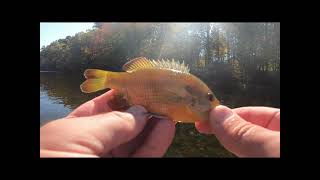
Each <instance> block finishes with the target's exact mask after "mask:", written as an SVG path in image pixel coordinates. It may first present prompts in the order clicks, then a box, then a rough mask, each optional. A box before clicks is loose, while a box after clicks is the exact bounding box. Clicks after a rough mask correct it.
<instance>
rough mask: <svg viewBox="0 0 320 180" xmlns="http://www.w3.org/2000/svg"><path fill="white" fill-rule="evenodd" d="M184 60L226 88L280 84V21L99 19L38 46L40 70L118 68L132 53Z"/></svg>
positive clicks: (193, 69)
mask: <svg viewBox="0 0 320 180" xmlns="http://www.w3.org/2000/svg"><path fill="white" fill-rule="evenodd" d="M138 56H145V57H147V58H150V59H162V58H164V59H175V60H177V61H180V62H182V60H183V61H184V62H185V63H186V64H188V65H189V67H190V69H191V73H193V74H196V75H198V76H200V77H201V78H202V79H204V80H205V81H206V82H207V83H209V84H210V86H215V87H218V88H223V89H230V88H234V87H235V86H237V87H243V88H247V87H249V86H252V85H259V86H268V87H274V88H278V89H279V88H280V23H95V24H94V26H93V27H92V29H90V30H87V32H80V33H78V34H76V35H75V36H72V37H71V36H68V37H66V38H65V39H59V40H57V41H55V42H53V43H51V44H50V45H48V46H46V47H42V48H41V51H40V70H56V71H63V72H83V71H84V70H85V69H86V68H103V69H106V70H114V71H120V70H121V66H122V65H123V64H124V63H125V62H127V61H128V60H130V59H131V58H134V57H138Z"/></svg>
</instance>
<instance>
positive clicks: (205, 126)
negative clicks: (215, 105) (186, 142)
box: [195, 121, 213, 134]
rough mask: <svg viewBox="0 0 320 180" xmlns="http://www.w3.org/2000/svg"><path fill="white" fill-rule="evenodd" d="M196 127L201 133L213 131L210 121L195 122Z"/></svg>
mask: <svg viewBox="0 0 320 180" xmlns="http://www.w3.org/2000/svg"><path fill="white" fill-rule="evenodd" d="M195 127H196V129H197V130H198V131H199V132H200V133H203V134H212V133H213V132H212V129H211V126H210V122H209V121H205V122H202V121H197V122H195Z"/></svg>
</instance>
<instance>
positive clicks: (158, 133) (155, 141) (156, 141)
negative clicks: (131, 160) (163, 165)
mask: <svg viewBox="0 0 320 180" xmlns="http://www.w3.org/2000/svg"><path fill="white" fill-rule="evenodd" d="M174 134H175V123H174V122H173V121H172V120H169V119H157V121H156V122H155V125H154V127H153V128H152V130H151V131H150V133H149V135H148V136H147V137H146V139H145V141H144V143H143V144H142V145H141V146H140V147H139V148H138V149H137V150H136V151H135V153H133V154H132V156H133V157H162V156H163V155H164V154H165V153H166V151H167V149H168V148H169V146H170V145H171V143H172V141H173V138H174Z"/></svg>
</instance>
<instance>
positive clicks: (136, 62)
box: [122, 57, 189, 73]
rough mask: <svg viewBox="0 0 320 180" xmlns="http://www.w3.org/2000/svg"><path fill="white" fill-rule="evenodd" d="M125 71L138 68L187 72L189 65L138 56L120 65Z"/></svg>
mask: <svg viewBox="0 0 320 180" xmlns="http://www.w3.org/2000/svg"><path fill="white" fill-rule="evenodd" d="M122 69H123V70H124V71H126V72H133V71H136V70H139V69H169V70H175V71H179V72H181V73H189V67H188V66H187V65H185V64H184V62H183V63H179V62H175V61H174V60H173V59H172V60H171V61H170V60H163V59H162V60H149V59H147V58H145V57H138V58H134V59H132V60H130V61H129V62H127V63H126V64H124V65H123V66H122Z"/></svg>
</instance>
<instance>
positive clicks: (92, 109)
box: [67, 89, 116, 118]
mask: <svg viewBox="0 0 320 180" xmlns="http://www.w3.org/2000/svg"><path fill="white" fill-rule="evenodd" d="M115 93H116V91H115V90H113V89H111V90H110V91H108V92H106V93H104V94H102V95H100V96H98V97H96V98H94V99H92V100H90V101H88V102H86V103H84V104H82V105H80V106H79V107H78V108H76V109H75V110H73V111H72V112H71V113H70V114H69V115H68V116H67V118H71V117H83V116H91V115H96V114H99V113H103V112H110V111H112V109H111V108H110V107H109V106H108V104H107V102H108V101H109V100H111V99H112V97H113V96H114V94H115Z"/></svg>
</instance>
